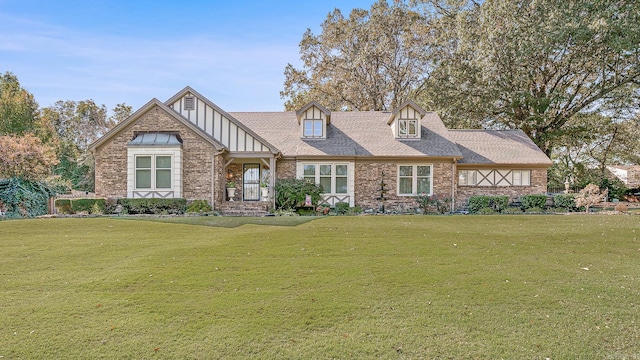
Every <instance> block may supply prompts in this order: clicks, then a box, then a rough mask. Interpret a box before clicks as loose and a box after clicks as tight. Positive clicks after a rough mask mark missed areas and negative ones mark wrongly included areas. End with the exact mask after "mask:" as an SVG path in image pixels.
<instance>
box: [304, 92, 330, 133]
mask: <svg viewBox="0 0 640 360" xmlns="http://www.w3.org/2000/svg"><path fill="white" fill-rule="evenodd" d="M296 117H297V118H298V125H300V137H302V138H303V139H326V138H327V126H328V125H329V124H330V122H331V112H330V111H329V110H327V109H325V108H324V107H323V106H322V105H320V104H318V103H317V102H315V101H312V102H310V103H308V104H307V105H305V106H303V107H302V108H301V109H300V110H298V111H296Z"/></svg>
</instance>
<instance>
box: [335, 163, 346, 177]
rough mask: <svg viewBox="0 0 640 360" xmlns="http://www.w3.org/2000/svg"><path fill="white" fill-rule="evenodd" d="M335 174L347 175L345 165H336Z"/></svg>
mask: <svg viewBox="0 0 640 360" xmlns="http://www.w3.org/2000/svg"><path fill="white" fill-rule="evenodd" d="M336 175H338V176H340V175H342V176H347V165H336Z"/></svg>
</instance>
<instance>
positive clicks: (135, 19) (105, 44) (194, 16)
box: [0, 0, 374, 111]
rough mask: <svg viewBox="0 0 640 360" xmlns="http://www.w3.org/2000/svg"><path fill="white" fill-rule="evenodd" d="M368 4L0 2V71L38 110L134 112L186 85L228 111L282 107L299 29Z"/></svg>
mask: <svg viewBox="0 0 640 360" xmlns="http://www.w3.org/2000/svg"><path fill="white" fill-rule="evenodd" d="M373 2H374V0H334V1H331V2H327V1H267V0H263V1H260V0H251V1H242V0H237V1H201V0H191V1H188V2H182V1H131V0H129V1H99V0H91V1H53V0H52V1H32V0H0V72H2V73H4V72H6V71H10V72H12V73H14V74H15V75H16V76H18V79H19V80H20V84H21V85H22V86H23V87H24V88H26V89H27V90H28V91H29V92H31V93H32V94H34V96H35V98H36V100H37V101H38V103H39V104H40V106H41V107H46V106H50V105H52V104H53V103H55V102H56V101H58V100H86V99H93V100H94V101H95V102H96V103H98V104H105V105H107V107H108V108H109V110H111V109H112V108H113V107H114V106H115V105H116V104H118V103H123V102H124V103H126V104H128V105H130V106H132V107H133V108H134V110H136V109H137V108H139V107H140V106H142V105H144V104H145V103H146V102H147V101H149V100H151V99H152V98H154V97H155V98H158V99H159V100H161V101H165V100H167V99H168V98H169V97H171V96H172V95H173V94H175V93H176V92H178V91H179V90H181V89H182V88H184V87H185V86H186V85H189V86H191V87H193V88H194V89H196V90H197V91H198V92H200V93H201V94H203V95H204V96H206V97H207V98H209V100H211V101H213V102H214V103H216V104H217V105H218V106H220V107H222V108H223V109H225V110H227V111H280V110H282V109H283V100H282V99H280V95H279V92H280V91H281V90H282V87H283V82H284V68H285V66H286V65H287V63H292V64H294V65H296V67H300V57H299V51H298V50H299V49H298V43H299V42H300V40H301V39H302V34H303V33H304V32H305V31H306V29H307V28H310V29H311V30H312V31H313V32H314V33H315V34H318V33H320V24H321V23H322V22H323V21H324V19H325V18H326V16H327V14H328V13H329V12H331V11H333V9H334V8H338V9H340V10H341V11H342V12H343V14H345V16H347V15H348V14H349V12H350V11H351V10H352V9H353V8H365V9H368V8H370V6H371V4H373Z"/></svg>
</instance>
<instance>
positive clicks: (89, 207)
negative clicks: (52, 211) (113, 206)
mask: <svg viewBox="0 0 640 360" xmlns="http://www.w3.org/2000/svg"><path fill="white" fill-rule="evenodd" d="M105 205H106V201H105V199H56V202H55V206H56V209H57V210H58V214H77V213H87V214H104V213H105V212H106V211H105V209H106V206H105Z"/></svg>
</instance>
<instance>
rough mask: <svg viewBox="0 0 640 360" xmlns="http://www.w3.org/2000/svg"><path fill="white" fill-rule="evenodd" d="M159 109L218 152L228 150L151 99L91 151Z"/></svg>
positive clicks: (100, 140)
mask: <svg viewBox="0 0 640 360" xmlns="http://www.w3.org/2000/svg"><path fill="white" fill-rule="evenodd" d="M156 106H157V107H159V108H160V109H162V110H163V111H164V112H166V113H167V114H168V115H169V116H171V117H172V118H174V119H175V120H176V121H178V122H180V123H181V124H183V125H184V126H186V127H188V128H189V129H190V130H192V131H193V132H194V133H196V134H197V135H199V136H200V137H201V138H202V139H203V140H205V141H206V142H208V143H210V144H211V145H213V147H214V148H215V149H216V151H221V150H226V149H225V147H224V146H223V145H222V144H220V143H219V142H217V141H216V140H215V139H213V138H212V137H211V136H209V135H208V134H206V133H205V132H203V131H202V130H201V129H200V128H198V127H197V126H195V125H194V124H192V123H191V122H189V121H188V120H187V119H185V118H184V117H183V116H181V115H180V114H178V113H176V112H175V111H173V110H172V109H171V108H170V107H168V106H167V105H165V104H164V103H162V102H161V101H160V100H158V99H156V98H153V99H151V100H150V101H149V102H148V103H146V104H145V105H144V106H142V107H141V108H140V109H138V110H137V111H136V112H134V113H133V114H131V116H129V117H128V118H126V119H125V120H123V121H122V122H121V123H119V124H118V125H116V126H115V127H114V128H113V129H111V130H109V131H108V132H107V133H106V134H104V136H102V137H101V138H100V139H98V140H96V141H94V142H93V143H92V144H91V145H89V150H91V151H94V150H95V149H97V148H98V147H100V146H101V145H103V144H104V143H106V142H107V141H109V140H111V139H112V138H113V137H114V136H115V135H117V134H118V133H119V132H120V131H122V130H123V129H125V128H126V127H127V126H129V125H130V124H132V123H134V122H135V121H136V120H137V119H139V118H140V117H142V116H143V115H144V114H146V113H147V112H148V111H149V110H151V109H153V108H154V107H156Z"/></svg>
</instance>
